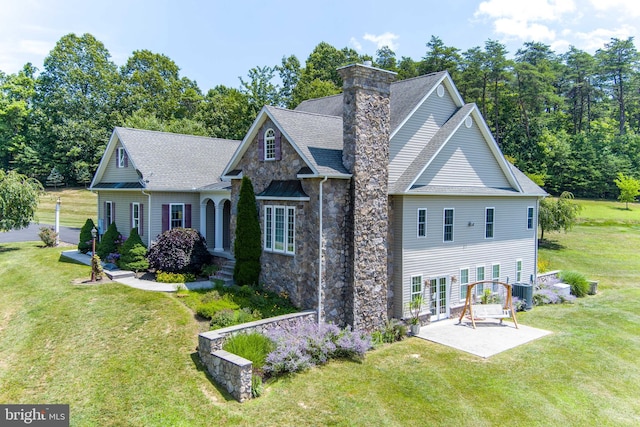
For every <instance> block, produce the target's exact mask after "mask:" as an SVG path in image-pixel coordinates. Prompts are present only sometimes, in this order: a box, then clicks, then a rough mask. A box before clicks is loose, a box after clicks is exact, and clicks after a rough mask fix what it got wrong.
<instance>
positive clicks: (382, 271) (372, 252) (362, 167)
mask: <svg viewBox="0 0 640 427" xmlns="http://www.w3.org/2000/svg"><path fill="white" fill-rule="evenodd" d="M338 72H339V73H340V76H341V77H342V80H343V82H344V85H343V100H344V101H343V102H344V103H343V113H342V114H343V139H344V148H343V150H342V161H343V163H344V165H345V167H346V168H347V169H348V170H349V172H351V174H352V176H353V177H352V179H351V189H350V199H351V203H350V207H349V213H348V216H347V231H346V241H347V257H346V263H347V292H346V295H345V297H346V301H345V307H346V311H347V319H345V321H346V323H347V324H350V325H352V326H353V328H354V329H359V330H366V331H372V330H373V329H376V328H377V327H378V326H381V325H383V324H384V322H385V321H386V319H387V287H388V276H387V250H388V248H387V245H388V229H389V201H388V191H387V187H388V173H389V136H390V100H389V96H390V91H391V82H392V81H393V80H395V76H396V73H392V72H390V71H386V70H381V69H379V68H374V67H371V66H368V65H361V64H353V65H348V66H346V67H342V68H339V69H338Z"/></svg>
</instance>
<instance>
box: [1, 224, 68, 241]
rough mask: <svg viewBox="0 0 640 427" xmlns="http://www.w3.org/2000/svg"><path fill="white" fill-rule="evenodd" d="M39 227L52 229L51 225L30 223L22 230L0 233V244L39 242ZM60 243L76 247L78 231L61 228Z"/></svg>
mask: <svg viewBox="0 0 640 427" xmlns="http://www.w3.org/2000/svg"><path fill="white" fill-rule="evenodd" d="M40 227H53V225H48V224H34V223H31V224H29V227H27V228H23V229H22V230H13V231H8V232H6V233H0V243H10V242H31V241H40V237H38V233H39V232H40ZM60 241H61V242H65V243H71V244H72V245H77V244H78V241H80V229H79V228H74V227H62V226H61V227H60Z"/></svg>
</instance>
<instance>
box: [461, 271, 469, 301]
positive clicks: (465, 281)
mask: <svg viewBox="0 0 640 427" xmlns="http://www.w3.org/2000/svg"><path fill="white" fill-rule="evenodd" d="M467 286H469V269H468V268H461V269H460V299H461V300H463V299H465V298H466V297H467Z"/></svg>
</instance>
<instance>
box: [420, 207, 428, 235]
mask: <svg viewBox="0 0 640 427" xmlns="http://www.w3.org/2000/svg"><path fill="white" fill-rule="evenodd" d="M418 237H427V210H426V209H418Z"/></svg>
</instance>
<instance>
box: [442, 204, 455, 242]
mask: <svg viewBox="0 0 640 427" xmlns="http://www.w3.org/2000/svg"><path fill="white" fill-rule="evenodd" d="M443 232H444V235H443V240H444V241H445V242H453V209H445V210H444V230H443Z"/></svg>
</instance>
